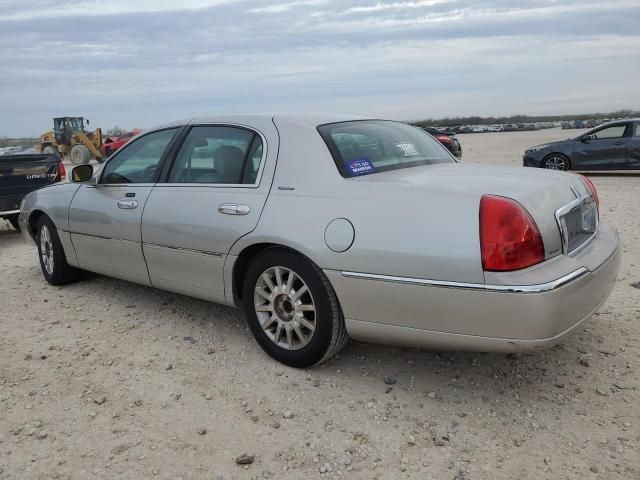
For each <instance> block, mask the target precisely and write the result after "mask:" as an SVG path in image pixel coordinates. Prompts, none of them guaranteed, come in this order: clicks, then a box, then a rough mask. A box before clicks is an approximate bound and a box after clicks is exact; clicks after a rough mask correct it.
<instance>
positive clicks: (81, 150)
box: [40, 117, 104, 165]
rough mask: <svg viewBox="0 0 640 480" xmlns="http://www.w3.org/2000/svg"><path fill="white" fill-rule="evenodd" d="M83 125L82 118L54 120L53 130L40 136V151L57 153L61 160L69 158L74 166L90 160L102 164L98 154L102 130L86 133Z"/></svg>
mask: <svg viewBox="0 0 640 480" xmlns="http://www.w3.org/2000/svg"><path fill="white" fill-rule="evenodd" d="M84 124H85V121H84V118H83V117H58V118H54V119H53V130H50V131H48V132H45V133H43V134H42V135H40V141H41V144H40V151H41V152H42V153H57V154H59V155H61V156H62V157H63V158H64V157H70V158H71V163H73V164H74V165H82V164H84V163H89V161H90V160H91V158H95V159H96V160H97V161H98V162H100V163H102V162H103V161H104V158H103V157H102V153H101V152H100V147H101V146H102V130H100V129H99V128H96V129H95V131H93V132H87V131H85V129H84ZM87 125H89V120H87Z"/></svg>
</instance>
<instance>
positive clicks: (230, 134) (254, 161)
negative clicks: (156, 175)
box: [169, 125, 263, 185]
mask: <svg viewBox="0 0 640 480" xmlns="http://www.w3.org/2000/svg"><path fill="white" fill-rule="evenodd" d="M262 151H263V145H262V140H261V138H260V136H259V135H258V134H256V133H255V132H253V131H251V130H247V129H244V128H239V127H227V126H218V125H216V126H213V125H212V126H196V127H193V128H192V129H191V130H190V131H189V134H188V135H187V138H186V139H185V140H184V143H183V144H182V147H180V151H179V152H178V156H177V157H176V160H175V163H174V165H173V167H172V168H171V173H170V174H169V183H216V184H231V185H237V184H254V183H256V181H257V177H258V171H259V169H260V163H261V160H262Z"/></svg>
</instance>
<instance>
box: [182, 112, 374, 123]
mask: <svg viewBox="0 0 640 480" xmlns="http://www.w3.org/2000/svg"><path fill="white" fill-rule="evenodd" d="M271 119H273V120H284V121H290V122H295V123H301V124H304V125H307V126H310V127H316V126H318V125H322V124H325V123H335V122H346V121H349V120H366V119H367V118H366V117H360V116H356V115H347V114H339V113H314V112H309V113H297V112H283V113H253V114H251V113H250V114H233V115H216V116H210V117H197V118H192V119H190V120H189V121H188V123H189V124H194V123H217V122H220V123H239V124H243V123H252V121H256V120H257V121H264V120H271Z"/></svg>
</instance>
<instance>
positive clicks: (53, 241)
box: [36, 215, 79, 285]
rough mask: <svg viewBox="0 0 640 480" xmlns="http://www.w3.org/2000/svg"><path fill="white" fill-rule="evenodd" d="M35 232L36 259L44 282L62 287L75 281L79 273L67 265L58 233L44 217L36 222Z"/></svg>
mask: <svg viewBox="0 0 640 480" xmlns="http://www.w3.org/2000/svg"><path fill="white" fill-rule="evenodd" d="M37 232H38V235H37V237H36V243H37V244H38V258H39V259H40V268H41V269H42V274H43V275H44V278H45V280H46V281H47V282H49V283H50V284H51V285H64V284H66V283H71V282H73V281H75V280H76V279H77V278H78V273H79V271H78V269H76V268H73V267H72V266H70V265H69V264H68V263H67V259H66V257H65V255H64V250H63V249H62V243H61V242H60V237H58V231H57V230H56V227H55V226H54V225H53V222H52V221H51V220H50V219H49V217H47V216H46V215H43V216H42V217H40V220H38V229H37Z"/></svg>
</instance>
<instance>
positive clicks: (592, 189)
mask: <svg viewBox="0 0 640 480" xmlns="http://www.w3.org/2000/svg"><path fill="white" fill-rule="evenodd" d="M578 175H580V174H578ZM580 178H581V179H582V181H583V182H584V184H585V185H586V186H587V188H588V189H589V191H590V192H591V196H592V197H593V200H594V201H595V202H596V207H598V210H600V197H599V196H598V191H597V190H596V186H595V185H594V184H593V182H592V181H591V180H590V179H589V178H588V177H585V176H584V175H580Z"/></svg>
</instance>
